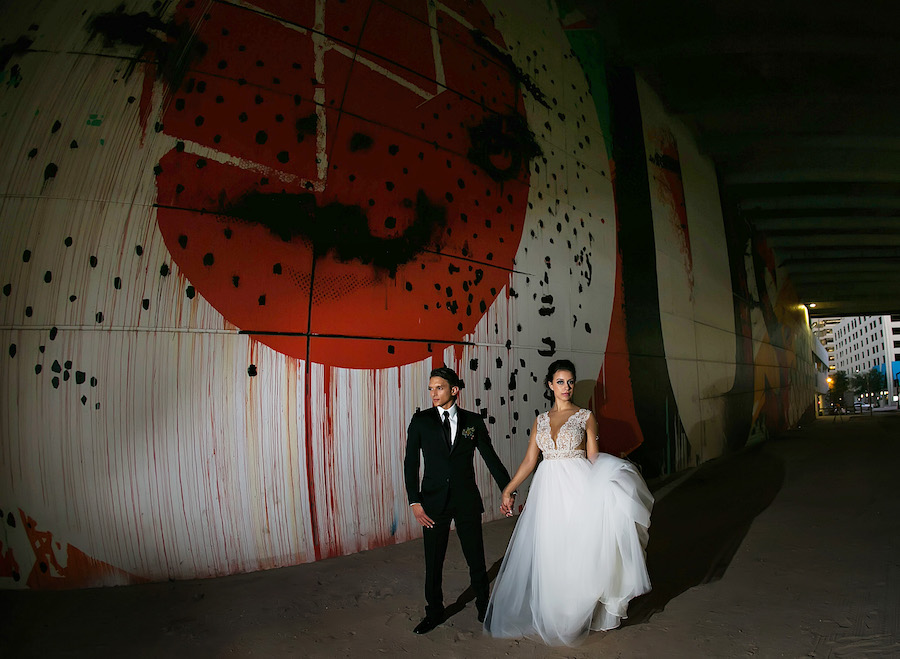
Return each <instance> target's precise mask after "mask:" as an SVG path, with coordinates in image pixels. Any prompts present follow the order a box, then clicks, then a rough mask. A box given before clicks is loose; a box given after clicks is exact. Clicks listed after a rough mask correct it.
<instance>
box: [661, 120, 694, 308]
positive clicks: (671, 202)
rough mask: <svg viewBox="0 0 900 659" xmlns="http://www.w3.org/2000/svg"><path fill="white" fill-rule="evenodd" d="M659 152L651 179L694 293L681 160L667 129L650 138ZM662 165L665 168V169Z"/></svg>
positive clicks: (692, 265) (673, 137) (692, 259)
mask: <svg viewBox="0 0 900 659" xmlns="http://www.w3.org/2000/svg"><path fill="white" fill-rule="evenodd" d="M653 141H654V142H655V143H656V148H657V149H658V152H657V154H656V156H655V157H654V158H653V159H651V161H652V162H654V164H656V165H657V167H655V168H653V170H652V171H653V178H654V180H656V183H657V189H658V190H659V195H660V197H661V198H662V199H663V200H664V201H665V202H666V204H667V206H668V207H669V210H670V211H671V214H670V215H669V221H670V222H671V223H672V226H673V228H674V229H675V231H676V233H677V234H678V237H679V239H680V241H681V245H680V249H681V254H682V256H683V257H684V262H685V263H684V265H685V274H686V275H687V278H688V284H689V286H690V288H691V294H692V295H693V292H694V257H693V254H692V253H691V235H690V231H689V230H688V218H687V207H686V206H685V201H684V181H683V180H682V178H681V160H680V156H679V155H678V145H677V144H676V143H675V136H674V135H672V133H670V132H669V131H668V130H661V131H659V133H658V134H657V135H655V136H654V137H653ZM663 163H665V164H666V165H668V166H665V165H664V164H663Z"/></svg>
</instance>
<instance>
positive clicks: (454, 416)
mask: <svg viewBox="0 0 900 659" xmlns="http://www.w3.org/2000/svg"><path fill="white" fill-rule="evenodd" d="M437 411H438V413H439V414H440V417H441V424H443V423H444V412H449V413H450V414H449V416H450V446H453V445H454V444H456V429H457V427H458V424H459V407H457V405H456V403H453V407H451V408H450V409H449V410H445V409H444V408H443V407H438V408H437Z"/></svg>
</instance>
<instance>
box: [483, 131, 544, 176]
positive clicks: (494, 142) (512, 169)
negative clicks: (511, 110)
mask: <svg viewBox="0 0 900 659" xmlns="http://www.w3.org/2000/svg"><path fill="white" fill-rule="evenodd" d="M468 130H469V140H470V142H471V144H472V146H471V147H470V148H469V153H468V154H467V157H468V159H469V161H470V162H471V163H472V164H474V165H477V166H478V167H480V168H481V169H483V170H484V171H485V172H486V173H487V175H488V176H490V177H491V178H492V179H493V180H494V181H497V182H498V183H502V182H503V181H508V180H510V179H514V178H515V177H516V176H518V175H519V172H521V171H522V169H523V168H524V169H526V170H527V169H528V167H530V163H531V160H532V159H533V158H536V157H538V156H540V155H541V154H542V151H541V147H540V146H538V143H537V141H536V140H535V137H534V133H532V132H531V130H530V129H529V128H528V122H527V121H526V120H525V118H524V117H522V116H521V115H518V114H508V115H499V114H490V115H487V116H486V117H485V118H484V120H483V121H482V122H481V123H480V124H478V125H477V126H474V127H472V128H469V129H468Z"/></svg>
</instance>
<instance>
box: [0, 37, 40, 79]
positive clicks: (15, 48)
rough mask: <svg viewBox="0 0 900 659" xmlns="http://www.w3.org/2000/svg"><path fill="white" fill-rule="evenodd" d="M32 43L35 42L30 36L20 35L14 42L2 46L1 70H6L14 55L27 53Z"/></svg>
mask: <svg viewBox="0 0 900 659" xmlns="http://www.w3.org/2000/svg"><path fill="white" fill-rule="evenodd" d="M32 43H34V42H33V41H32V40H31V39H29V38H28V37H19V38H18V39H16V40H15V41H14V42H12V43H8V44H4V45H3V46H0V71H5V70H6V65H7V64H9V60H10V59H11V58H12V57H13V56H14V55H18V54H20V53H27V52H28V49H29V48H30V47H31V44H32Z"/></svg>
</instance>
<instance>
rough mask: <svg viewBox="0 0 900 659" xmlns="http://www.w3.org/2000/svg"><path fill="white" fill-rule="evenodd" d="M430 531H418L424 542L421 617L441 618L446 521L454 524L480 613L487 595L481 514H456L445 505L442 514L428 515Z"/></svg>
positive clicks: (446, 532)
mask: <svg viewBox="0 0 900 659" xmlns="http://www.w3.org/2000/svg"><path fill="white" fill-rule="evenodd" d="M431 518H432V520H433V521H434V527H433V528H430V529H429V528H425V529H423V530H422V538H423V540H424V541H425V603H426V604H425V615H427V616H429V617H434V618H441V617H442V616H443V615H444V592H443V587H442V586H443V572H444V557H445V556H446V555H447V544H448V542H449V539H450V522H451V521H454V522H456V535H457V536H458V537H459V544H460V546H461V547H462V551H463V555H464V556H465V557H466V563H467V564H468V566H469V579H470V581H471V584H472V590H473V591H475V605H476V606H477V607H478V608H479V609H481V610H483V609H484V608H485V607H486V606H487V604H488V598H489V595H490V591H489V585H488V584H489V582H488V576H487V569H486V567H485V562H484V537H483V535H482V533H481V514H480V513H479V514H477V515H473V514H472V513H471V512H468V513H467V514H464V515H460V514H457V513H456V511H455V510H454V509H453V507H452V505H451V506H448V507H447V508H446V509H445V510H444V511H443V512H442V513H440V514H437V515H431Z"/></svg>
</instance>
